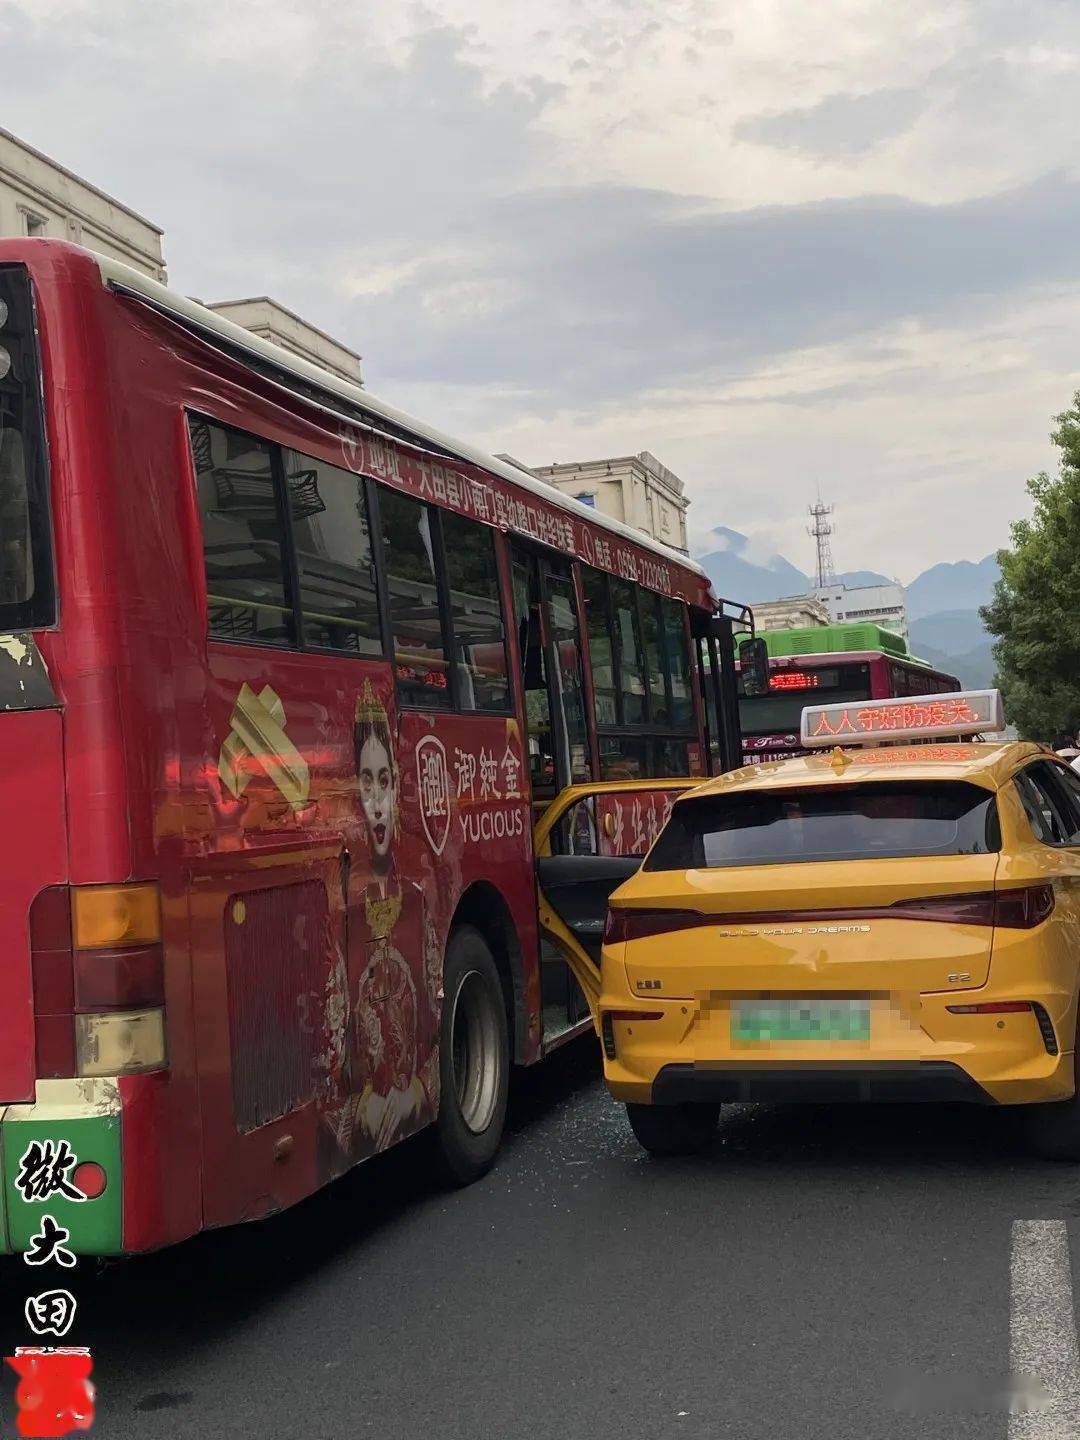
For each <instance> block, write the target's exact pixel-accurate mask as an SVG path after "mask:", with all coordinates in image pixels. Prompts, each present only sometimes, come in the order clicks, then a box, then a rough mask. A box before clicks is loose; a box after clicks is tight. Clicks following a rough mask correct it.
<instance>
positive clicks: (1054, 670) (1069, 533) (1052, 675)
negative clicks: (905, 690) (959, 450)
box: [980, 391, 1080, 743]
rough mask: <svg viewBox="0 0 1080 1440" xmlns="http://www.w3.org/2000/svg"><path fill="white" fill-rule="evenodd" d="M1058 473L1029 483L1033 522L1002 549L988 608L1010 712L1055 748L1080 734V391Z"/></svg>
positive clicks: (1031, 735)
mask: <svg viewBox="0 0 1080 1440" xmlns="http://www.w3.org/2000/svg"><path fill="white" fill-rule="evenodd" d="M1051 439H1052V440H1053V442H1054V444H1055V445H1056V446H1057V448H1058V449H1059V450H1060V452H1061V459H1060V463H1059V467H1058V474H1057V475H1056V476H1054V477H1051V476H1049V475H1047V474H1046V472H1045V471H1044V472H1043V473H1042V474H1041V475H1036V476H1035V478H1034V479H1033V480H1029V481H1028V483H1027V491H1028V494H1029V495H1030V496H1031V498H1032V501H1033V502H1034V509H1033V513H1032V516H1031V518H1030V520H1017V521H1016V522H1015V524H1014V525H1013V526H1012V527H1011V533H1012V545H1011V547H1010V548H1009V549H1006V550H1000V551H999V552H998V563H999V564H1000V566H1001V579H1000V580H999V581H998V582H997V585H996V586H995V587H994V598H993V600H992V601H991V602H990V604H989V605H986V606H984V607H983V609H982V610H981V611H980V614H981V615H982V620H983V624H984V625H985V626H986V628H987V629H988V630H989V631H990V633H991V634H992V635H996V636H997V637H998V638H997V642H996V644H995V645H994V659H995V661H996V663H997V683H998V685H999V686H1000V688H1001V692H1002V695H1003V697H1004V700H1005V715H1006V718H1007V719H1008V720H1009V721H1010V723H1011V724H1013V725H1015V726H1016V727H1017V729H1018V730H1019V731H1020V733H1021V735H1023V736H1024V737H1025V738H1027V739H1032V740H1044V741H1048V742H1050V743H1053V742H1054V741H1055V740H1056V739H1057V738H1058V737H1059V736H1061V735H1064V734H1069V735H1075V734H1076V733H1077V731H1078V730H1080V391H1077V393H1076V394H1075V395H1074V396H1073V403H1072V407H1071V409H1069V410H1066V411H1065V412H1064V413H1063V414H1061V415H1058V416H1057V428H1056V429H1055V430H1054V432H1053V434H1052V436H1051Z"/></svg>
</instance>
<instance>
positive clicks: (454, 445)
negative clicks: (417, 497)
mask: <svg viewBox="0 0 1080 1440" xmlns="http://www.w3.org/2000/svg"><path fill="white" fill-rule="evenodd" d="M93 259H94V261H95V263H96V264H97V266H98V268H99V270H100V272H101V278H102V282H103V284H104V285H105V286H106V287H108V286H112V285H115V286H120V287H122V288H123V289H125V290H128V291H131V292H133V293H134V294H135V295H141V296H142V297H143V298H145V299H146V300H147V301H148V303H150V304H152V305H154V306H155V307H156V308H158V309H160V310H162V311H164V312H165V313H167V314H172V315H175V317H176V318H177V319H178V320H180V321H182V322H186V323H187V324H188V325H191V326H193V327H196V328H198V329H199V330H203V331H207V332H209V333H210V334H214V335H218V336H220V337H221V338H222V339H223V340H227V341H228V342H229V343H230V344H231V345H235V346H237V347H240V348H242V349H246V350H248V351H250V352H251V353H252V354H253V355H256V356H258V357H261V358H262V359H264V360H266V361H268V362H270V363H271V364H273V365H275V366H277V368H278V369H280V370H282V371H284V372H285V373H291V374H293V375H295V376H297V377H298V378H299V379H301V380H306V381H308V382H309V383H310V384H313V385H317V386H318V387H319V388H320V389H322V390H323V391H325V392H326V393H327V394H328V395H336V396H338V397H339V398H340V399H342V400H347V401H348V402H349V403H350V404H351V405H355V406H357V407H359V408H360V409H363V410H365V411H367V412H368V413H369V414H371V415H372V416H376V417H378V418H380V419H382V420H384V421H386V422H387V423H388V424H391V425H397V426H400V427H401V429H403V430H409V431H411V432H412V433H413V434H415V435H418V436H420V437H421V438H422V439H425V440H427V441H429V442H430V443H431V444H433V445H437V446H438V447H439V448H440V449H442V450H446V451H448V452H449V453H450V454H451V455H453V456H455V457H456V458H457V459H459V460H464V461H466V462H467V463H468V464H471V465H477V466H479V467H480V468H481V469H482V470H487V471H490V472H491V473H492V474H494V475H498V476H499V477H500V479H503V480H508V481H511V482H512V483H513V484H515V485H519V486H521V487H522V488H523V489H525V490H530V491H532V492H533V493H534V494H536V495H539V496H541V497H542V498H543V499H544V500H546V501H548V503H549V504H552V505H558V506H559V507H560V508H561V509H563V510H567V511H569V512H570V513H571V514H573V515H578V516H579V517H580V518H582V519H587V520H589V521H590V522H591V523H592V524H594V525H599V526H601V528H603V529H605V530H610V531H612V532H613V533H615V534H617V535H620V536H622V538H623V539H625V540H629V541H630V542H631V543H633V544H635V545H640V546H641V548H642V549H644V550H651V551H652V552H653V553H654V554H656V555H660V556H662V557H663V558H664V559H665V560H668V561H669V562H670V563H672V564H676V565H681V566H682V567H683V568H684V569H686V570H690V571H692V572H694V573H695V574H698V575H701V576H704V577H705V579H706V580H707V579H708V576H707V574H706V572H705V570H704V569H703V568H702V567H701V566H700V565H699V564H698V563H697V561H695V560H691V558H690V557H689V555H684V554H683V553H682V551H681V550H673V549H672V548H671V547H670V546H669V545H665V544H663V542H662V541H659V540H654V539H653V537H652V536H651V535H647V534H646V533H645V531H644V530H635V529H634V528H633V527H632V526H630V525H624V524H623V523H622V522H621V521H619V520H613V519H612V518H611V517H610V516H607V515H603V514H602V513H601V512H600V511H598V510H594V509H593V508H591V507H590V506H588V505H583V504H581V502H580V501H578V500H575V499H574V498H573V496H570V495H566V494H564V493H563V492H562V491H561V490H558V489H556V487H555V486H554V485H549V484H548V483H547V482H546V481H544V480H540V479H538V478H537V477H536V476H533V475H531V474H529V473H528V472H527V471H525V470H521V469H519V468H518V467H517V466H514V465H508V464H506V462H505V461H503V460H498V459H496V457H495V456H494V455H488V454H487V453H486V452H485V451H483V450H480V449H478V448H477V447H476V446H473V445H470V444H468V443H467V442H465V441H462V440H457V439H455V438H454V437H453V436H451V435H446V434H444V433H443V432H442V431H440V430H437V429H436V428H435V427H434V426H433V425H427V424H425V423H424V422H423V421H421V420H416V419H414V417H413V416H411V415H409V414H407V413H406V412H405V411H404V410H399V409H397V407H396V406H394V405H388V404H387V403H386V402H385V401H383V400H379V399H377V398H376V397H375V396H374V395H372V393H371V391H370V390H367V389H365V388H363V387H362V386H360V385H353V384H351V383H350V382H349V381H348V380H342V379H340V378H339V377H338V376H336V375H332V374H331V373H330V372H329V371H328V370H323V369H322V368H321V367H320V366H318V365H314V364H312V363H311V361H309V360H305V359H303V358H302V357H301V356H299V355H294V354H292V352H291V351H289V350H285V349H283V348H282V347H281V346H280V345H275V344H273V343H272V342H271V341H269V340H264V339H263V338H262V337H261V336H260V335H255V334H253V333H252V332H251V331H250V330H245V329H244V328H243V327H242V326H240V325H237V324H236V323H235V322H234V321H232V320H227V319H226V318H225V317H224V316H223V315H218V314H217V313H216V312H215V311H213V310H210V309H208V308H207V307H206V306H205V305H200V304H199V302H198V301H197V300H189V299H188V298H187V296H185V295H180V294H178V293H177V292H176V291H175V290H170V289H169V288H168V286H166V285H162V284H160V283H159V282H158V281H156V280H152V279H151V278H150V277H149V276H148V275H144V274H142V272H141V271H139V270H133V269H132V268H131V266H129V265H125V264H123V263H122V262H121V261H119V260H113V259H111V258H110V257H108V256H106V255H94V256H93ZM710 584H711V582H710Z"/></svg>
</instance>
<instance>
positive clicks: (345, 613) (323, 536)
mask: <svg viewBox="0 0 1080 1440" xmlns="http://www.w3.org/2000/svg"><path fill="white" fill-rule="evenodd" d="M284 465H285V488H286V491H287V493H288V496H289V510H290V513H291V515H292V532H293V544H294V546H295V549H296V568H297V573H298V575H299V580H300V604H301V607H302V610H303V617H304V644H305V645H311V646H317V647H320V648H322V649H326V650H346V651H349V652H351V653H352V654H357V655H381V654H382V634H381V632H380V628H379V602H378V594H377V589H376V585H375V567H374V557H373V555H372V549H371V530H370V527H369V524H368V512H367V497H366V495H365V493H364V482H363V481H362V480H361V479H360V478H359V477H358V476H356V475H353V474H352V473H351V472H350V471H348V470H339V469H338V467H337V466H336V465H327V464H326V463H325V462H324V461H322V460H312V459H310V458H309V457H308V456H307V455H300V454H298V453H297V452H296V451H295V450H286V451H285V452H284Z"/></svg>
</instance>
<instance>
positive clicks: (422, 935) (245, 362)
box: [0, 240, 739, 1254]
mask: <svg viewBox="0 0 1080 1440" xmlns="http://www.w3.org/2000/svg"><path fill="white" fill-rule="evenodd" d="M732 623H733V621H732V615H731V613H730V612H724V611H723V610H721V611H720V612H719V613H718V611H717V601H716V599H715V597H714V596H713V594H712V592H711V590H710V587H709V584H708V581H707V578H706V577H705V575H704V573H703V572H702V571H701V570H700V569H699V568H698V567H697V566H696V565H694V564H693V563H692V562H691V561H689V560H688V559H687V558H686V557H685V556H683V555H680V554H677V553H675V552H673V551H670V550H668V549H666V548H665V547H663V546H661V545H658V544H656V543H654V542H653V541H651V540H650V539H649V538H647V537H646V536H644V535H642V534H640V533H638V532H636V531H631V530H629V529H627V528H625V527H622V526H620V525H618V524H615V523H613V522H608V521H606V520H605V519H604V518H603V517H602V516H599V515H597V514H596V513H595V511H592V510H589V509H587V508H586V507H584V506H582V505H580V504H579V503H577V502H576V501H573V500H571V499H569V498H567V497H565V496H563V495H562V494H560V493H559V492H557V491H556V490H554V489H552V488H551V487H550V486H548V485H547V484H545V483H543V482H541V481H539V480H535V479H533V478H532V477H531V476H529V475H528V474H527V473H524V472H521V471H519V470H517V469H515V468H513V467H511V466H508V465H506V464H503V463H501V462H499V461H497V460H495V459H492V458H491V457H488V456H485V455H483V454H481V453H480V452H479V451H476V450H474V449H472V448H470V447H468V446H465V445H462V444H459V443H458V442H456V441H454V440H452V439H450V438H448V437H446V436H444V435H441V434H439V433H438V432H437V431H436V430H434V429H432V428H431V427H429V426H425V425H423V424H420V423H419V422H417V421H414V420H411V419H409V418H408V417H407V416H405V415H403V414H402V413H400V412H399V411H397V410H394V409H393V408H391V407H390V406H387V405H385V404H381V403H380V402H378V401H377V400H375V399H374V398H373V397H372V396H371V395H370V394H368V392H367V391H366V390H363V389H361V388H358V387H356V386H353V385H350V384H348V383H346V382H344V381H341V380H338V379H337V378H336V377H334V376H332V375H329V374H327V373H325V372H323V371H321V370H320V369H318V368H317V367H315V366H313V365H310V364H308V363H307V362H305V361H304V360H302V359H299V358H297V357H294V356H292V355H290V354H288V353H286V352H285V351H283V350H281V349H279V348H278V347H276V346H273V345H270V344H268V343H266V342H264V341H262V340H261V339H259V338H258V337H256V336H253V335H251V334H249V333H248V332H246V331H244V330H241V329H239V328H238V327H236V326H234V325H232V324H230V323H229V322H227V321H225V320H223V319H222V318H221V317H219V316H217V315H216V314H214V313H213V312H211V311H208V310H206V309H204V308H203V307H201V306H199V305H197V304H195V303H193V302H190V301H188V300H185V299H183V298H182V297H180V296H177V295H174V294H172V293H170V292H169V291H167V290H166V289H164V288H163V287H161V286H159V285H157V284H156V283H154V282H153V281H150V280H148V279H146V278H145V277H143V276H141V275H139V274H137V273H135V272H133V271H131V270H128V269H127V268H126V267H124V266H121V265H118V264H115V263H113V262H111V261H108V260H103V259H100V258H98V257H95V256H92V255H91V254H89V253H87V252H86V251H83V250H80V249H78V248H76V247H73V246H70V245H66V244H63V243H59V242H53V241H44V240H39V241H3V242H0V710H2V711H3V712H4V713H3V716H2V718H0V729H2V730H3V734H4V737H5V739H6V740H7V741H8V742H9V743H8V745H7V747H6V749H5V757H6V762H5V781H4V786H3V792H2V793H3V807H4V809H3V814H4V818H5V823H4V826H3V830H2V839H0V846H2V851H3V867H2V868H3V882H2V885H0V955H2V957H3V959H2V962H0V1164H2V1185H0V1196H2V1200H3V1205H2V1211H3V1223H2V1246H3V1247H4V1248H6V1249H7V1250H9V1251H15V1252H18V1251H23V1250H25V1249H26V1248H27V1246H28V1244H29V1242H30V1239H31V1237H32V1235H33V1233H34V1229H35V1227H36V1226H37V1225H38V1223H39V1221H40V1214H41V1206H40V1204H38V1203H36V1199H37V1197H35V1196H33V1195H29V1194H28V1193H27V1192H28V1188H29V1187H28V1184H27V1181H26V1170H27V1165H28V1163H29V1160H30V1158H31V1157H36V1159H37V1160H41V1159H42V1158H44V1159H45V1160H51V1162H52V1165H53V1174H54V1178H55V1175H56V1174H57V1173H59V1174H60V1176H61V1179H62V1180H63V1181H64V1184H63V1186H61V1187H60V1188H59V1190H58V1191H57V1192H56V1193H55V1194H54V1195H53V1197H52V1200H51V1202H50V1211H51V1213H55V1218H56V1219H57V1220H58V1222H59V1223H60V1224H62V1225H63V1226H65V1227H67V1228H68V1229H69V1230H70V1237H71V1238H70V1241H69V1242H68V1243H69V1244H70V1247H71V1248H72V1249H73V1250H75V1251H76V1252H80V1253H98V1254H116V1253H128V1252H136V1251H142V1250H147V1249H151V1248H154V1247H157V1246H162V1245H165V1244H168V1243H171V1242H173V1241H177V1240H180V1239H181V1238H183V1237H185V1236H189V1235H191V1234H193V1233H194V1232H195V1231H198V1230H199V1229H200V1228H202V1227H204V1226H215V1225H223V1224H228V1223H232V1222H235V1221H240V1220H246V1219H251V1218H255V1217H258V1216H260V1215H263V1214H266V1213H268V1212H271V1211H274V1210H277V1209H280V1208H282V1207H283V1206H286V1205H289V1204H292V1203H293V1202H295V1201H296V1200H298V1199H300V1198H301V1197H302V1196H305V1195H307V1194H309V1193H310V1192H311V1191H313V1190H314V1189H316V1188H317V1187H318V1186H320V1185H322V1184H323V1183H325V1182H327V1181H328V1180H330V1179H332V1178H333V1177H334V1176H336V1175H338V1174H339V1173H341V1172H342V1171H344V1170H345V1169H347V1168H348V1167H349V1166H351V1165H352V1164H354V1163H356V1162H357V1161H359V1160H362V1159H364V1158H366V1157H368V1156H370V1155H372V1154H374V1153H376V1152H378V1151H381V1150H384V1149H386V1148H387V1147H388V1146H390V1145H392V1144H394V1143H395V1142H396V1141H398V1140H399V1139H401V1138H403V1137H405V1136H407V1135H410V1134H412V1133H414V1132H416V1131H418V1130H420V1129H421V1128H423V1127H424V1126H428V1125H431V1126H433V1127H434V1137H435V1139H436V1140H437V1144H436V1145H435V1146H434V1147H433V1149H434V1150H435V1153H436V1155H437V1157H438V1158H439V1159H440V1162H441V1163H442V1165H443V1166H444V1168H445V1169H446V1170H447V1171H448V1173H449V1174H450V1176H451V1177H452V1178H453V1179H456V1180H458V1181H462V1182H463V1181H467V1180H469V1179H471V1178H473V1177H475V1176H476V1175H478V1174H479V1173H481V1172H482V1171H483V1170H484V1169H485V1168H486V1167H487V1166H488V1165H489V1164H490V1163H491V1161H492V1158H493V1156H494V1154H495V1150H496V1148H497V1146H498V1143H499V1139H500V1135H501V1130H502V1123H503V1112H504V1108H505V1103H506V1092H507V1083H508V1076H509V1071H510V1069H511V1066H512V1064H515V1063H516V1064H520V1065H527V1064H530V1063H532V1062H533V1061H535V1060H537V1059H538V1058H539V1057H540V1056H541V1055H542V1054H543V1053H544V1052H545V1050H546V1049H548V1048H550V1047H551V1046H552V1045H553V1044H555V1043H558V1042H559V1041H560V1040H561V1039H563V1038H565V1037H566V1036H568V1035H573V1034H577V1033H579V1032H580V1031H581V1030H582V1029H583V1027H584V1025H585V1024H587V1023H588V1021H587V1020H585V1019H584V1016H585V1009H584V1006H583V1005H582V1004H581V1003H580V1000H579V999H575V992H574V990H573V987H572V986H571V983H570V980H569V971H568V970H567V967H566V965H565V963H564V961H563V959H562V958H561V956H562V953H565V945H563V947H562V951H560V940H561V939H562V938H565V934H566V933H567V932H566V931H565V930H564V928H563V922H564V921H565V923H566V925H567V926H569V927H570V928H571V929H572V930H573V931H574V933H575V934H576V935H577V936H579V937H580V939H581V943H582V944H585V945H590V946H591V945H595V944H598V942H599V926H600V919H599V918H598V915H599V916H602V913H603V907H604V905H605V903H606V895H607V892H608V891H610V889H611V888H612V886H613V885H614V884H616V883H618V881H619V879H620V878H621V876H622V875H625V874H626V873H627V867H628V866H629V867H630V868H633V866H634V865H635V864H636V861H635V860H634V859H633V858H632V857H633V855H634V854H637V853H640V852H641V849H642V848H643V846H644V845H645V844H647V843H648V840H649V839H650V838H651V836H652V834H655V830H656V827H657V826H658V824H659V823H660V822H661V820H662V818H663V813H664V804H665V801H666V799H668V798H670V791H671V790H672V789H677V788H679V787H680V785H681V786H682V787H683V788H685V787H686V786H687V785H689V784H691V783H693V777H695V776H701V775H703V774H704V773H706V772H707V771H708V770H709V769H710V768H714V767H715V766H717V765H718V766H721V767H727V766H730V765H734V764H737V763H738V760H739V756H738V732H737V723H738V722H737V710H736V701H735V690H734V667H733V661H732V654H733V651H732ZM714 676H715V677H716V679H715V681H714V679H713V677H714ZM714 751H717V752H718V757H717V758H716V759H712V758H711V757H712V756H713V752H714ZM574 784H578V785H586V786H588V785H592V786H593V787H594V788H597V787H598V789H599V792H600V800H599V801H597V802H596V804H594V805H593V806H592V808H591V809H589V808H588V807H587V806H586V807H585V808H584V809H583V810H582V812H581V814H582V815H583V816H584V823H578V822H577V821H575V823H574V824H573V825H570V824H565V825H563V826H561V827H560V828H559V829H558V830H557V831H552V829H551V827H550V826H549V827H548V831H547V832H545V838H544V842H543V843H544V851H545V855H546V863H547V864H548V871H549V874H548V881H549V882H550V887H551V892H552V894H551V896H550V897H547V898H545V896H544V894H543V893H541V892H539V891H538V888H537V881H536V865H535V863H534V862H535V860H536V856H535V855H534V839H533V820H534V818H535V817H536V816H539V815H541V814H542V813H543V811H544V810H545V809H546V808H547V807H548V806H549V804H550V802H551V801H552V800H553V799H554V798H555V796H556V795H557V794H559V793H560V792H561V793H563V794H564V795H565V794H566V787H568V786H571V785H574ZM579 819H580V817H579ZM627 857H631V858H627ZM549 901H550V904H549ZM556 912H558V913H559V915H561V916H562V919H556V918H554V917H555V913H556ZM541 915H544V916H547V917H548V918H547V920H546V921H545V922H544V923H543V925H542V924H541V918H540V917H541ZM542 932H543V933H542Z"/></svg>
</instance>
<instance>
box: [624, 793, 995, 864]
mask: <svg viewBox="0 0 1080 1440" xmlns="http://www.w3.org/2000/svg"><path fill="white" fill-rule="evenodd" d="M1000 846H1001V842H1000V837H999V832H998V825H997V809H996V805H995V801H994V797H993V795H992V794H991V793H990V792H989V791H987V790H983V789H980V788H979V787H978V786H976V785H965V784H962V783H951V784H950V783H945V784H941V783H938V782H935V781H925V782H910V783H907V784H899V783H898V784H872V785H844V786H838V787H837V788H836V789H832V788H829V789H818V788H814V789H812V790H810V789H808V790H772V791H759V792H757V793H754V792H743V793H739V794H732V795H724V796H707V797H703V798H702V799H700V800H684V801H682V802H681V803H680V804H678V805H676V806H675V809H674V811H673V812H672V815H671V819H670V820H669V821H668V823H667V825H666V826H665V828H664V829H663V831H661V833H660V836H659V838H658V839H657V842H656V844H655V845H654V846H653V849H652V851H651V852H650V854H649V856H648V858H647V859H646V861H645V864H644V866H643V869H645V870H697V869H706V870H713V869H723V868H725V867H727V866H732V865H787V864H794V863H798V862H801V861H812V860H873V859H889V858H895V857H899V856H913V855H986V854H989V853H990V852H991V851H995V850H998V849H1000Z"/></svg>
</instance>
